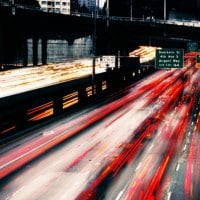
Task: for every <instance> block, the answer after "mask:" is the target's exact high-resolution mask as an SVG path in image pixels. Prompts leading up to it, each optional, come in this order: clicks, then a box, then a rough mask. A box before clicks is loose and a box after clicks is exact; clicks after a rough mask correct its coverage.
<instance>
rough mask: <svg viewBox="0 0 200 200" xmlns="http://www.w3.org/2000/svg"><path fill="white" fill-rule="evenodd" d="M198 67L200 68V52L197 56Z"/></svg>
mask: <svg viewBox="0 0 200 200" xmlns="http://www.w3.org/2000/svg"><path fill="white" fill-rule="evenodd" d="M196 68H198V69H200V54H197V56H196Z"/></svg>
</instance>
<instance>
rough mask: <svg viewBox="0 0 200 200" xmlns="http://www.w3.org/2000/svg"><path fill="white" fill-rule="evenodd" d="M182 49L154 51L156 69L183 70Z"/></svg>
mask: <svg viewBox="0 0 200 200" xmlns="http://www.w3.org/2000/svg"><path fill="white" fill-rule="evenodd" d="M183 56H184V51H183V49H157V50H156V68H157V69H165V68H167V69H169V68H183V62H184V58H183Z"/></svg>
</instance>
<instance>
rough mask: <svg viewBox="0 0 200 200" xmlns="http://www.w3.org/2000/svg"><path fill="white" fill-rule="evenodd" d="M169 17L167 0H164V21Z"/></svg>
mask: <svg viewBox="0 0 200 200" xmlns="http://www.w3.org/2000/svg"><path fill="white" fill-rule="evenodd" d="M166 19H167V0H164V21H166Z"/></svg>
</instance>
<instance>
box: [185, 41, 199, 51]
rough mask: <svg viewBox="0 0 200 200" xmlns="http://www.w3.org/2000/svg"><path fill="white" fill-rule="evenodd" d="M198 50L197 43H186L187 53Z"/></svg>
mask: <svg viewBox="0 0 200 200" xmlns="http://www.w3.org/2000/svg"><path fill="white" fill-rule="evenodd" d="M197 50H198V43H197V42H194V41H193V42H192V41H191V42H188V43H187V51H188V52H194V51H197Z"/></svg>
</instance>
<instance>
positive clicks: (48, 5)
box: [38, 0, 71, 15]
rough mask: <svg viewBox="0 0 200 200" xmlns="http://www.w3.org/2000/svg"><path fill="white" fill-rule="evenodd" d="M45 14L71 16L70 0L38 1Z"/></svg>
mask: <svg viewBox="0 0 200 200" xmlns="http://www.w3.org/2000/svg"><path fill="white" fill-rule="evenodd" d="M38 2H39V5H40V7H41V9H42V10H43V11H44V12H55V13H61V14H67V15H69V14H70V12H71V8H70V7H71V5H70V0H38Z"/></svg>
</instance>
